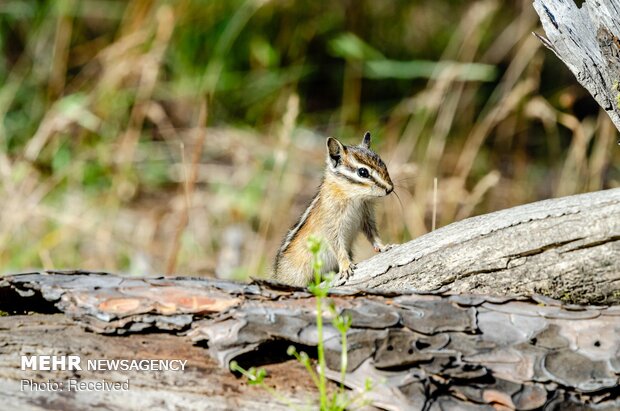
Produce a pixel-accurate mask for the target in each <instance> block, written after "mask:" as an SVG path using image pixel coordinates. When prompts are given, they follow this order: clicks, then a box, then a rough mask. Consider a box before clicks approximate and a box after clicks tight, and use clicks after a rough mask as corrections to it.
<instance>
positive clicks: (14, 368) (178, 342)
mask: <svg viewBox="0 0 620 411" xmlns="http://www.w3.org/2000/svg"><path fill="white" fill-rule="evenodd" d="M34 354H39V355H48V354H55V355H80V356H82V358H84V360H86V359H127V358H129V359H183V360H188V363H187V368H186V370H185V371H162V372H138V371H122V372H121V371H116V372H97V371H88V370H83V371H77V372H69V371H56V372H50V371H22V370H21V369H20V356H21V355H34ZM267 369H268V371H269V373H270V375H271V378H270V380H269V383H270V384H271V385H274V386H275V387H276V388H277V389H278V390H281V391H283V392H286V393H287V395H288V397H289V398H290V399H291V401H292V402H293V403H295V404H298V405H304V404H307V403H308V402H309V400H310V399H311V398H314V397H315V396H316V394H315V390H314V386H313V385H312V381H311V380H310V378H309V376H308V375H307V373H306V370H305V369H304V368H303V367H302V366H300V365H299V364H297V363H296V362H294V361H288V362H286V363H280V364H273V365H270V366H269V367H267ZM24 379H25V380H29V379H32V380H34V381H37V382H47V381H48V380H51V381H65V382H66V381H67V380H69V379H78V380H80V381H100V380H102V379H105V380H107V381H117V382H123V381H126V380H129V382H130V385H129V391H116V392H98V391H77V392H69V391H67V390H65V391H62V392H60V391H58V392H50V391H45V390H43V391H30V390H29V389H26V390H24V391H22V390H21V386H20V384H21V380H24ZM0 409H1V410H6V411H9V410H15V411H44V410H45V411H49V410H67V411H68V410H76V411H84V410H128V411H129V410H153V411H159V410H200V411H203V410H234V409H256V410H258V409H261V410H265V409H270V410H287V409H289V408H288V407H286V406H284V405H283V404H279V403H277V402H274V401H273V400H272V399H271V398H270V397H269V396H267V395H265V393H264V392H263V391H262V390H260V389H257V388H256V387H254V386H249V385H248V384H247V383H246V382H245V380H244V379H239V378H236V377H235V376H234V375H233V374H231V373H230V372H229V371H228V370H227V369H226V368H223V367H221V366H220V364H218V362H217V361H216V360H214V359H212V358H211V357H210V356H209V355H208V354H207V352H206V351H205V350H204V349H203V348H201V347H198V346H194V345H193V344H192V342H191V341H189V340H188V339H186V338H182V337H179V336H177V335H170V334H165V333H160V334H152V333H144V334H133V335H130V336H127V337H126V338H119V337H110V336H103V335H97V334H93V333H91V332H87V331H85V330H84V328H83V327H81V326H80V325H78V323H76V322H75V321H73V320H71V319H69V318H67V317H66V316H65V315H62V314H47V315H41V314H34V315H15V316H8V317H0Z"/></svg>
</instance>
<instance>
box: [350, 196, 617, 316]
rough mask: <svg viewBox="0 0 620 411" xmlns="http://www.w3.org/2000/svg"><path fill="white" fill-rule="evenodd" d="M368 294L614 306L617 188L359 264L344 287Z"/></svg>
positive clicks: (424, 240) (459, 226)
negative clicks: (538, 298) (445, 293)
mask: <svg viewBox="0 0 620 411" xmlns="http://www.w3.org/2000/svg"><path fill="white" fill-rule="evenodd" d="M343 285H344V286H345V287H354V288H362V289H371V290H383V291H392V292H402V291H405V290H437V289H443V290H450V291H452V292H458V293H474V294H500V295H531V294H536V293H538V294H543V295H546V296H549V297H552V298H556V299H561V300H562V301H565V302H571V303H581V304H584V303H601V304H606V303H612V304H617V303H618V302H620V189H613V190H605V191H599V192H594V193H588V194H581V195H576V196H570V197H563V198H557V199H552V200H545V201H540V202H536V203H532V204H527V205H523V206H519V207H514V208H511V209H507V210H502V211H498V212H495V213H490V214H485V215H482V216H478V217H473V218H469V219H466V220H463V221H460V222H457V223H453V224H450V225H448V226H446V227H443V228H440V229H438V230H435V231H434V232H432V233H429V234H427V235H424V236H422V237H419V238H417V239H415V240H413V241H410V242H408V243H406V244H402V245H399V246H397V247H395V248H394V249H392V250H390V251H388V252H386V253H382V254H378V255H376V256H374V257H372V258H370V259H368V260H366V261H363V262H361V263H359V264H358V266H357V268H356V269H355V271H354V274H353V276H351V277H350V278H349V279H348V280H347V281H346V282H344V284H343Z"/></svg>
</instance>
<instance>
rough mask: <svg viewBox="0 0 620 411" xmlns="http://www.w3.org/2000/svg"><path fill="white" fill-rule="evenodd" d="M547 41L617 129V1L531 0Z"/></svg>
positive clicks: (619, 116)
mask: <svg viewBox="0 0 620 411" xmlns="http://www.w3.org/2000/svg"><path fill="white" fill-rule="evenodd" d="M534 8H535V9H536V12H537V13H538V16H539V17H540V21H541V22H542V25H543V28H544V30H545V33H546V35H547V38H544V37H542V36H539V35H537V37H538V38H539V39H541V41H542V42H543V44H544V45H545V46H546V47H547V48H549V49H550V50H552V51H553V52H554V53H555V54H556V55H557V56H558V57H559V58H560V60H562V61H563V62H564V64H566V66H568V68H569V69H570V71H572V72H573V74H574V75H575V77H577V80H578V81H579V83H581V85H582V86H583V87H585V88H586V90H588V91H589V92H590V94H592V96H593V97H594V99H595V100H596V102H597V103H598V104H599V105H600V106H601V107H603V109H605V111H606V112H607V114H608V115H609V117H610V118H611V120H612V121H613V122H614V124H615V125H616V128H617V129H618V130H620V86H619V83H620V0H586V1H584V2H583V4H582V5H581V8H579V7H577V5H576V4H575V2H574V1H573V0H534Z"/></svg>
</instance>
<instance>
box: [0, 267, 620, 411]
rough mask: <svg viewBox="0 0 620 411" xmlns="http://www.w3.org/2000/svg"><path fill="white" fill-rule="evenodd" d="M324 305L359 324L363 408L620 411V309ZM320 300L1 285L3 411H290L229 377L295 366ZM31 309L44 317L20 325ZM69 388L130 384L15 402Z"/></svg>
mask: <svg viewBox="0 0 620 411" xmlns="http://www.w3.org/2000/svg"><path fill="white" fill-rule="evenodd" d="M330 300H331V301H332V302H333V304H334V306H335V308H336V310H337V311H338V312H340V313H342V314H345V313H346V314H348V315H350V317H351V319H352V323H351V328H350V330H349V331H348V345H347V353H348V366H347V373H346V375H345V381H344V382H345V384H346V386H348V387H349V388H350V389H351V390H352V392H356V391H358V392H359V391H361V390H363V387H364V385H365V380H366V379H367V378H370V380H371V381H372V382H373V388H372V390H371V391H370V392H368V393H366V394H365V396H364V398H365V399H367V400H369V401H370V402H371V403H372V404H373V405H374V406H376V407H380V408H381V409H386V410H408V409H411V410H446V409H459V410H497V409H523V410H532V409H549V410H551V409H562V410H565V409H597V410H600V409H605V410H613V409H618V407H620V399H619V398H618V391H617V386H618V381H619V377H620V360H619V358H618V352H619V351H618V350H619V348H620V333H619V332H618V329H619V328H620V307H594V306H591V307H577V306H562V305H561V304H560V303H559V302H557V301H553V300H550V299H548V298H545V297H537V296H534V297H533V298H511V297H488V296H487V297H484V296H465V295H450V294H447V293H432V294H411V293H405V294H403V295H389V294H380V293H374V294H369V293H363V292H353V291H343V290H341V291H339V292H337V293H336V294H332V295H331V296H330ZM315 304H316V301H315V299H314V297H313V296H312V295H311V294H309V293H308V292H306V291H305V290H302V289H289V288H282V287H276V286H274V285H269V284H265V283H260V284H256V283H255V284H238V283H230V282H224V281H215V280H209V279H191V278H159V279H136V278H122V277H118V276H113V275H107V274H103V273H86V272H76V273H50V272H44V273H32V274H24V275H15V276H9V277H5V278H4V279H2V280H0V309H1V310H4V311H5V316H3V317H0V353H1V355H0V403H1V404H3V406H4V407H7V409H11V410H18V411H19V410H29V411H30V410H43V409H64V410H84V409H92V410H98V409H105V410H108V409H115V410H134V409H138V408H140V409H158V410H168V409H179V408H182V409H187V410H203V409H216V410H217V409H251V410H253V409H256V410H258V409H265V408H266V407H271V408H273V409H281V408H283V407H284V406H285V404H284V402H282V401H279V400H277V399H274V398H272V397H270V396H269V395H267V394H265V393H264V392H263V391H262V390H261V389H260V388H257V387H249V386H247V385H246V384H245V383H244V380H243V379H235V378H234V376H232V374H230V373H229V372H228V371H227V365H228V364H229V363H230V361H232V360H237V361H239V362H240V363H241V364H242V365H244V366H245V367H246V368H247V367H249V366H252V365H261V364H273V363H277V362H281V361H285V360H287V359H288V358H289V357H287V355H286V354H285V353H286V347H287V346H288V345H289V344H295V345H297V346H298V350H305V351H307V352H308V353H310V355H311V356H313V353H315V349H316V348H315V347H316V345H317V329H316V327H317V325H316V305H315ZM33 310H34V311H38V312H40V313H42V314H36V315H32V314H30V315H24V314H25V313H26V312H31V311H33ZM58 312H62V313H64V314H65V315H64V316H63V315H59V314H58ZM6 314H8V316H6ZM324 317H325V318H324V320H325V324H326V325H325V329H324V333H325V344H326V358H327V367H328V368H327V374H328V376H329V377H330V378H331V379H333V380H335V381H337V380H339V379H340V373H339V371H338V370H339V366H340V354H341V351H342V347H341V344H340V341H339V334H338V332H337V331H336V330H335V329H334V328H333V327H332V326H331V325H330V321H329V319H330V317H331V315H324ZM77 324H79V325H80V327H78V326H77ZM82 327H83V328H85V329H86V330H89V331H92V332H95V333H97V334H93V333H87V332H84V331H83V330H82ZM102 334H104V335H102ZM121 336H122V337H121ZM33 354H38V355H44V354H56V355H80V357H81V359H82V361H84V362H85V361H86V360H88V359H97V358H102V359H108V360H109V359H182V360H188V366H187V368H186V370H185V371H176V372H172V371H170V372H160V373H155V372H147V371H141V372H140V371H116V372H109V371H108V372H97V371H92V370H83V371H71V372H69V371H56V372H50V371H21V370H20V369H19V366H20V356H21V355H33ZM220 367H221V368H220ZM301 368H302V367H300V366H299V365H298V364H296V363H295V362H291V361H288V362H285V363H283V364H280V365H270V366H269V373H270V376H269V377H268V378H267V380H266V381H267V384H268V385H269V386H272V387H274V388H275V390H276V391H277V392H278V393H279V394H280V395H281V396H282V397H283V398H286V399H288V400H289V401H292V402H293V403H296V404H304V403H306V404H307V403H308V401H309V398H308V395H312V393H313V389H312V387H311V386H310V384H309V378H308V376H307V375H305V371H303V370H302V369H301ZM72 378H73V379H79V380H81V381H96V380H101V379H106V380H109V381H119V382H121V381H125V380H128V381H129V383H130V389H129V391H126V392H96V391H95V392H93V391H90V392H84V391H77V392H67V391H39V392H32V391H28V390H25V391H22V390H21V381H22V380H23V379H33V380H35V381H38V382H45V381H52V382H66V381H67V380H69V379H72ZM334 390H335V387H334V386H332V387H331V392H333V391H334ZM314 398H316V397H314ZM315 404H316V402H315Z"/></svg>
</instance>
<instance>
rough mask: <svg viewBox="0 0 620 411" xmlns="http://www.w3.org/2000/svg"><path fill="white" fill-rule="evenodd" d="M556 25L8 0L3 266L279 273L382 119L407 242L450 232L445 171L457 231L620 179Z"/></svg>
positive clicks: (418, 15)
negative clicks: (551, 45) (544, 33)
mask: <svg viewBox="0 0 620 411" xmlns="http://www.w3.org/2000/svg"><path fill="white" fill-rule="evenodd" d="M536 28H537V17H536V15H535V13H534V11H533V9H532V8H531V4H530V2H529V1H522V2H513V3H509V4H505V3H501V2H498V1H493V0H485V1H479V2H473V3H469V2H462V3H454V2H448V1H439V2H412V3H411V4H409V3H408V2H374V1H370V0H365V1H361V2H325V1H319V2H314V1H309V0H308V1H298V2H277V1H261V0H244V1H241V0H234V1H230V2H204V1H199V0H185V1H175V2H172V1H146V0H136V1H132V2H123V1H112V0H84V1H78V0H61V1H47V2H46V1H42V2H32V1H27V0H23V1H18V0H13V1H11V0H8V1H5V2H3V3H2V4H1V5H0V48H1V51H0V85H1V87H0V119H1V121H0V196H1V197H0V198H2V205H1V206H0V207H1V208H0V210H1V214H0V271H2V272H11V271H22V270H27V269H30V268H37V267H45V268H85V269H105V270H112V271H121V272H128V273H133V274H153V273H161V272H168V271H170V272H182V273H188V274H205V275H215V274H217V275H219V276H222V277H232V278H247V276H248V275H261V274H264V273H266V272H267V271H268V270H269V268H270V264H271V260H272V257H273V254H274V252H275V250H276V248H277V246H278V243H279V241H280V238H281V237H282V236H283V235H284V233H285V232H286V229H287V228H288V227H289V225H290V224H291V223H292V222H293V221H294V219H295V217H296V216H297V215H298V214H299V213H300V212H301V211H302V210H303V208H304V206H305V204H306V203H307V201H308V200H309V199H310V198H311V196H312V195H313V193H314V190H315V188H316V186H317V185H318V182H319V180H320V174H321V172H322V168H323V164H324V160H323V157H324V138H325V136H327V135H334V136H337V137H340V138H341V139H342V140H343V141H345V142H348V143H355V142H357V141H358V140H359V139H360V138H361V134H362V132H363V131H365V130H367V129H368V130H371V131H372V132H373V135H374V138H375V140H374V141H375V147H376V149H377V151H378V152H379V153H381V155H382V157H383V158H384V159H385V160H386V162H387V163H388V167H389V169H390V172H391V174H392V178H393V180H394V181H395V182H396V184H397V192H398V193H399V195H400V198H401V200H402V207H401V205H400V204H399V202H398V201H396V199H395V198H393V197H390V198H388V199H385V200H382V201H381V202H380V203H379V221H380V226H381V232H382V236H383V237H384V238H385V240H386V241H389V242H399V241H405V240H408V239H410V238H412V237H416V236H418V235H421V234H423V233H425V232H426V231H428V230H429V229H430V227H431V220H432V215H431V214H432V210H433V181H434V179H435V178H437V179H438V193H437V194H438V195H437V198H438V203H437V225H438V226H442V225H445V224H448V223H450V222H453V221H455V220H459V219H462V218H466V217H468V216H471V215H474V214H480V213H484V212H489V211H493V210H497V209H502V208H506V207H510V206H513V205H517V204H522V203H526V202H530V201H535V200H538V199H542V198H548V197H553V196H560V195H568V194H573V193H579V192H584V191H591V190H599V189H602V188H609V187H617V186H620V169H619V168H618V164H619V160H620V154H619V153H620V149H619V148H618V146H617V145H616V141H617V132H616V130H615V128H614V127H613V125H612V124H611V122H610V121H609V119H608V118H607V117H606V115H605V114H604V113H602V112H600V111H599V110H598V108H597V107H596V105H595V103H594V101H593V99H592V98H591V97H590V96H588V94H587V92H585V91H584V90H583V89H581V88H580V87H579V86H577V85H576V81H575V80H574V78H573V77H572V75H571V74H570V73H569V72H568V70H567V69H565V68H564V67H563V66H562V65H561V63H560V62H559V61H558V60H557V59H556V58H555V56H553V55H550V54H549V53H547V52H545V51H544V50H542V49H541V47H540V44H539V43H538V42H537V40H536V39H535V38H534V37H533V36H532V35H531V31H533V30H535V29H536ZM200 107H205V108H206V110H205V112H204V113H203V118H202V120H201V118H200V114H199V113H200ZM207 113H208V116H207ZM207 117H208V122H207V126H206V128H205V127H204V124H203V123H204V121H206V120H205V118H207ZM202 141H204V146H202V147H201V142H202ZM358 254H359V257H358V258H362V257H364V256H368V255H370V249H369V247H368V246H367V245H366V244H365V243H364V242H363V241H362V242H360V246H359V253H358Z"/></svg>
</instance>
